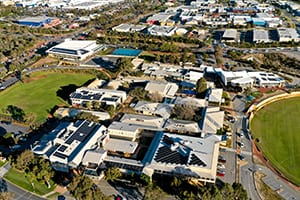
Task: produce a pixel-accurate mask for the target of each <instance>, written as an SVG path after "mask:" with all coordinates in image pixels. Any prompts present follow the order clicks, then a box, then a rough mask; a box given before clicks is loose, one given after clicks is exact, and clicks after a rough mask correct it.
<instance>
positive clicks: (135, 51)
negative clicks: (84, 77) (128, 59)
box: [112, 48, 142, 57]
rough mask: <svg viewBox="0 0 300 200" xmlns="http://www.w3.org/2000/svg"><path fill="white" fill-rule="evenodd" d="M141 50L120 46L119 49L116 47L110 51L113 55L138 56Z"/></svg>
mask: <svg viewBox="0 0 300 200" xmlns="http://www.w3.org/2000/svg"><path fill="white" fill-rule="evenodd" d="M141 52H142V50H138V49H125V48H120V49H116V50H114V51H113V52H112V55H115V56H132V57H136V56H138V55H139V54H140V53H141Z"/></svg>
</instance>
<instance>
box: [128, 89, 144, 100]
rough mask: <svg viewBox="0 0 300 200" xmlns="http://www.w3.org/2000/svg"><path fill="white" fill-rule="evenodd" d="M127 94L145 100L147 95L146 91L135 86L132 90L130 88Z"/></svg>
mask: <svg viewBox="0 0 300 200" xmlns="http://www.w3.org/2000/svg"><path fill="white" fill-rule="evenodd" d="M129 95H130V96H132V97H135V98H137V99H138V100H145V99H146V97H147V95H148V92H147V91H146V90H144V88H142V87H135V88H133V89H132V90H130V92H129Z"/></svg>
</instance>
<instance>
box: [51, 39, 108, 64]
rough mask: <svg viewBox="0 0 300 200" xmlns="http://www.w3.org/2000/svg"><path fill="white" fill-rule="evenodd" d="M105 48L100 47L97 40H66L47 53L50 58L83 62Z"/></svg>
mask: <svg viewBox="0 0 300 200" xmlns="http://www.w3.org/2000/svg"><path fill="white" fill-rule="evenodd" d="M104 48H105V47H104V45H98V44H97V43H96V41H95V40H85V41H83V40H70V39H66V40H65V41H64V42H62V43H60V44H58V45H55V46H54V47H51V48H50V49H48V50H47V51H46V52H47V53H48V54H49V55H50V56H54V57H58V58H62V59H64V60H70V61H81V60H85V59H86V58H87V57H89V56H91V55H93V54H94V53H95V52H97V51H99V50H101V49H104Z"/></svg>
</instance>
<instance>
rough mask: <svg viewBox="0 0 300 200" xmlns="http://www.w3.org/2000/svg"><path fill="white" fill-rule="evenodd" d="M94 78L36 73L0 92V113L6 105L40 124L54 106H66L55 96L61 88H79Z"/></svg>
mask: <svg viewBox="0 0 300 200" xmlns="http://www.w3.org/2000/svg"><path fill="white" fill-rule="evenodd" d="M92 78H94V76H93V75H91V74H78V73H77V74H76V73H57V72H56V73H54V72H38V73H35V74H32V75H31V76H30V78H28V79H25V80H24V82H23V83H21V82H19V83H17V84H15V85H13V86H12V87H10V88H8V89H6V90H4V91H2V92H0V102H1V104H0V112H2V111H3V110H5V109H6V108H7V106H8V105H15V106H18V107H20V108H22V109H23V110H24V111H25V114H26V115H27V116H28V115H32V116H33V118H35V120H34V121H36V122H42V121H43V120H45V119H46V118H47V114H48V111H49V110H51V109H52V108H53V107H54V106H55V105H61V104H67V102H66V101H64V100H63V99H62V98H60V97H59V96H57V91H58V90H59V89H60V88H61V87H62V86H68V85H69V84H74V85H77V86H81V85H82V84H84V83H85V82H87V81H88V80H90V79H92Z"/></svg>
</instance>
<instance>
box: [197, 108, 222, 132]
mask: <svg viewBox="0 0 300 200" xmlns="http://www.w3.org/2000/svg"><path fill="white" fill-rule="evenodd" d="M223 122H224V111H219V110H215V109H213V110H210V109H209V108H206V111H205V115H204V119H203V121H202V125H201V130H202V136H204V135H205V134H216V133H217V130H218V129H220V128H222V127H223Z"/></svg>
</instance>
